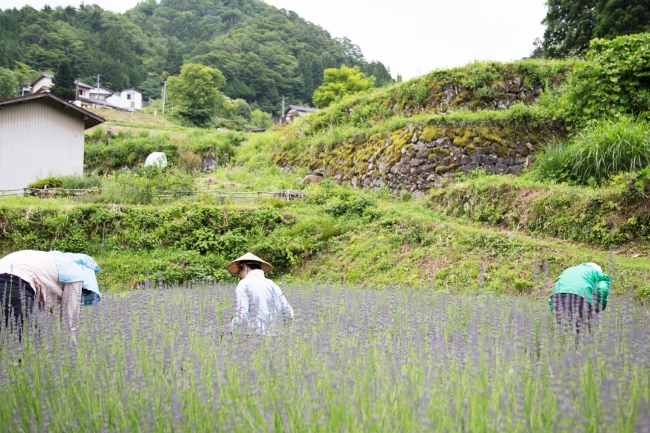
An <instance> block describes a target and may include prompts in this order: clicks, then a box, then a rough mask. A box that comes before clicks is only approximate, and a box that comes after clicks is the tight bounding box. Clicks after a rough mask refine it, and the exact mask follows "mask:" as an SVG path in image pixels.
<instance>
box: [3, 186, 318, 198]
mask: <svg viewBox="0 0 650 433" xmlns="http://www.w3.org/2000/svg"><path fill="white" fill-rule="evenodd" d="M102 192H103V189H102V188H88V189H66V188H48V189H39V188H22V189H14V190H0V198H2V197H18V196H27V197H40V198H61V197H68V198H79V197H83V196H89V195H97V194H101V193H102ZM201 194H204V195H210V196H213V197H215V198H219V199H222V200H225V199H227V198H231V199H235V200H246V199H256V198H260V197H275V198H280V199H284V200H294V199H296V198H302V197H306V196H307V192H306V191H302V190H280V191H223V190H212V189H208V190H175V191H162V193H161V194H158V197H159V198H162V199H165V200H169V199H184V198H196V197H198V196H199V195H201Z"/></svg>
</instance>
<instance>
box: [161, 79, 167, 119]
mask: <svg viewBox="0 0 650 433" xmlns="http://www.w3.org/2000/svg"><path fill="white" fill-rule="evenodd" d="M161 84H162V85H163V88H162V103H163V107H162V108H163V109H162V115H163V116H164V115H165V98H167V80H165V81H163V82H162V83H161Z"/></svg>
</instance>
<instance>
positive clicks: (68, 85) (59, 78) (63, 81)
mask: <svg viewBox="0 0 650 433" xmlns="http://www.w3.org/2000/svg"><path fill="white" fill-rule="evenodd" d="M52 84H54V93H56V94H57V95H59V96H60V97H62V98H64V99H67V100H69V101H72V100H74V99H76V98H77V90H76V87H75V84H74V76H73V75H72V69H71V68H70V62H68V61H67V60H64V61H62V62H61V64H60V65H59V69H58V70H57V71H56V74H54V79H53V80H52Z"/></svg>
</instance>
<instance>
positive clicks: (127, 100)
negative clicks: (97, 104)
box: [107, 88, 142, 111]
mask: <svg viewBox="0 0 650 433" xmlns="http://www.w3.org/2000/svg"><path fill="white" fill-rule="evenodd" d="M107 101H108V102H110V103H112V104H115V105H117V106H119V107H120V108H121V109H123V110H127V111H131V110H138V111H140V110H142V92H140V91H139V90H137V89H133V88H131V89H124V90H122V91H121V92H119V93H114V94H113V95H112V96H109V97H108V99H107Z"/></svg>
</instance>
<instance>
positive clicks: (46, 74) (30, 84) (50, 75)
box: [29, 72, 54, 87]
mask: <svg viewBox="0 0 650 433" xmlns="http://www.w3.org/2000/svg"><path fill="white" fill-rule="evenodd" d="M43 77H46V78H54V75H52V74H50V73H49V72H43V73H42V74H41V75H39V76H38V77H36V79H35V80H34V81H32V82H31V83H29V86H30V87H32V86H33V85H34V84H35V83H36V82H37V81H38V80H40V79H41V78H43Z"/></svg>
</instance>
